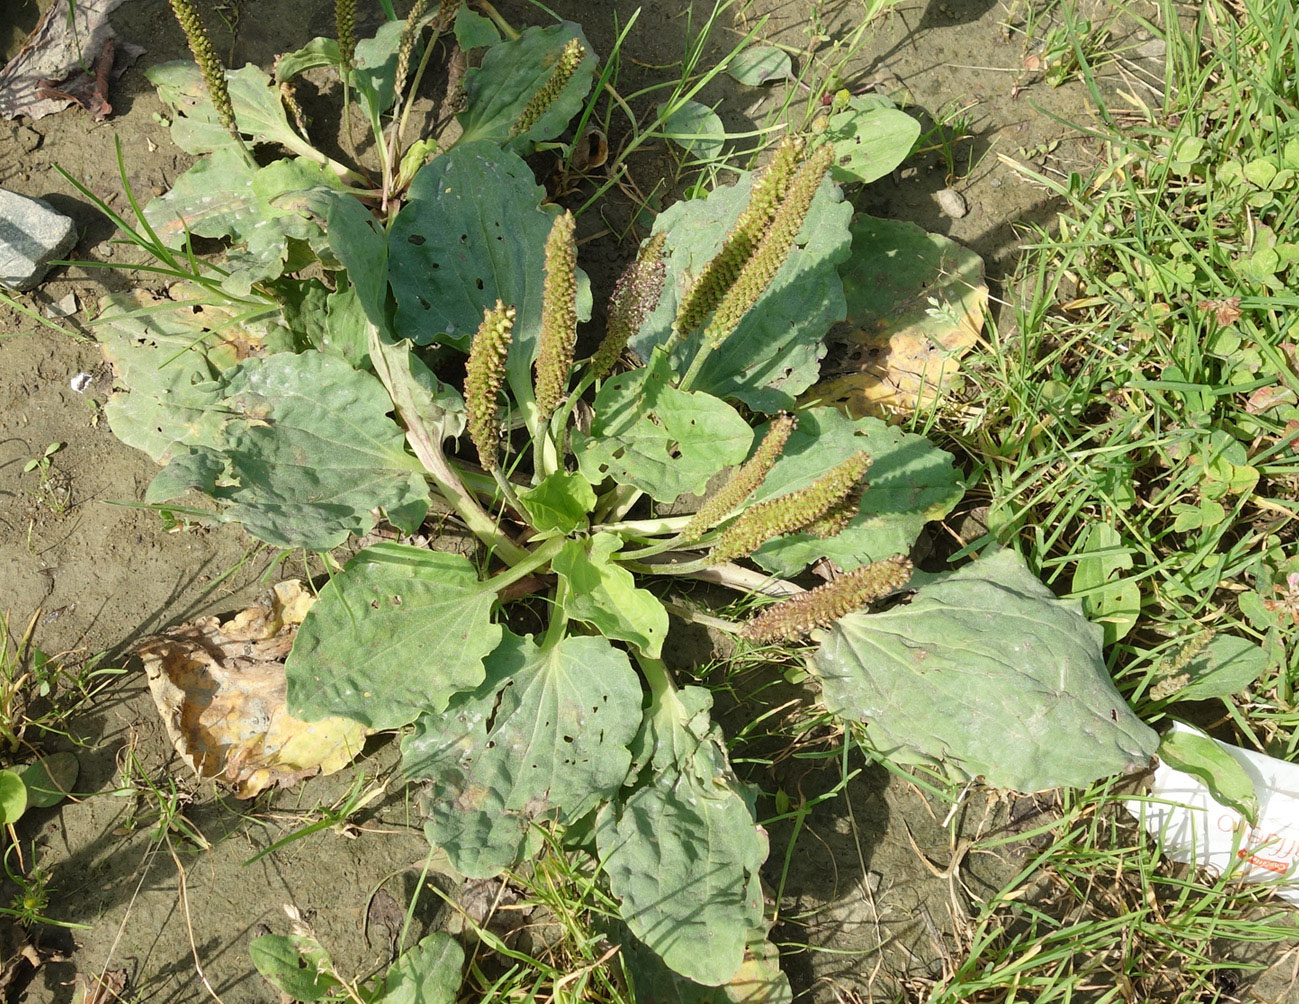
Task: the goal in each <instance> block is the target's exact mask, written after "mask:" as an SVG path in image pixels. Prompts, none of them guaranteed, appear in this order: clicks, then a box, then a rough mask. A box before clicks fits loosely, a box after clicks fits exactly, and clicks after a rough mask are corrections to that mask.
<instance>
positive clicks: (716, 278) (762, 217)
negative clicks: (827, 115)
mask: <svg viewBox="0 0 1299 1004" xmlns="http://www.w3.org/2000/svg"><path fill="white" fill-rule="evenodd" d="M803 145H804V144H803V140H802V138H801V137H789V138H786V139H785V141H784V142H782V143H781V144H780V146H779V147H778V148H777V149H776V153H775V155H774V156H773V157H772V159H771V163H770V164H769V165H768V166H767V169H766V170H765V171H763V173H762V175H761V177H759V178H758V180H757V181H756V182H754V185H753V191H752V193H751V194H750V196H749V204H748V205H747V206H746V207H745V209H744V212H742V213H741V214H740V216H739V219H737V220H736V221H735V226H734V227H733V228H732V229H731V232H730V234H729V235H727V238H726V240H725V242H724V243H723V244H722V249H721V250H720V251H719V252H717V255H716V257H714V258H713V260H712V261H710V262H709V263H708V264H707V265H706V266H704V270H703V272H702V273H700V275H699V278H698V279H697V280H696V281H695V284H694V285H693V286H691V287H690V292H689V293H687V294H686V296H685V298H684V299H683V300H682V301H681V306H680V307H679V308H678V309H677V317H676V321H675V322H674V323H673V327H674V328H675V329H676V330H677V331H678V332H679V333H680V334H681V335H683V336H684V335H688V334H690V333H691V332H692V331H694V330H695V329H696V328H698V327H699V326H700V325H701V324H703V323H704V321H706V320H707V319H708V315H709V314H711V313H712V312H713V311H714V310H715V309H717V305H718V304H719V303H720V302H721V300H722V297H723V296H725V295H726V291H727V290H728V289H730V287H731V285H732V284H733V283H734V282H735V280H736V279H737V278H738V277H739V275H740V271H741V270H742V269H743V267H744V263H745V262H746V261H748V260H749V257H750V256H751V255H752V254H753V253H754V251H756V250H757V248H758V245H759V244H760V243H761V241H762V235H763V233H764V232H765V231H766V229H767V227H768V226H770V224H771V220H772V217H773V216H774V215H775V213H776V209H777V208H778V207H779V205H780V203H781V201H782V200H783V199H784V197H785V190H786V188H787V187H788V185H789V181H790V179H791V178H792V177H793V174H794V171H795V170H796V169H797V168H798V165H799V164H800V163H801V162H802V157H803Z"/></svg>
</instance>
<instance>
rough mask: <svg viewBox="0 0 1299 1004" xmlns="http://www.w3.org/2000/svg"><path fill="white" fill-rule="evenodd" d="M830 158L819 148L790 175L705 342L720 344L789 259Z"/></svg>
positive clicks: (716, 312) (715, 313) (831, 152)
mask: <svg viewBox="0 0 1299 1004" xmlns="http://www.w3.org/2000/svg"><path fill="white" fill-rule="evenodd" d="M833 159H834V149H833V147H831V146H829V145H828V144H826V145H823V146H820V147H818V148H817V149H816V151H815V152H814V153H813V154H812V155H811V156H810V157H808V158H807V160H806V161H805V162H804V163H803V164H801V165H800V166H799V168H798V170H797V171H796V172H795V173H794V176H793V177H792V178H791V179H790V181H789V184H788V187H787V189H786V191H785V196H784V199H783V200H782V201H781V203H780V205H779V206H778V207H777V208H776V212H775V214H774V215H773V216H772V218H771V222H770V223H769V224H768V225H767V228H766V230H765V231H764V232H763V234H762V237H761V240H760V241H759V243H758V246H757V248H756V249H755V250H754V251H753V253H752V254H751V255H749V257H748V258H747V260H746V261H745V262H744V264H743V266H742V267H741V268H740V272H739V275H737V276H736V278H735V282H734V283H733V284H732V285H731V287H730V288H729V289H728V290H727V291H726V293H725V295H724V296H723V297H722V299H721V302H719V303H718V304H717V309H716V310H714V311H713V317H712V320H711V321H709V322H708V327H707V328H706V329H705V330H704V341H705V342H708V343H710V344H712V345H713V346H714V347H716V346H718V345H720V344H721V343H722V342H724V341H725V340H726V338H727V337H728V336H729V335H730V334H731V332H733V331H734V330H735V328H736V326H737V325H738V324H739V323H740V320H741V319H742V318H743V317H744V315H745V314H747V313H748V312H749V310H750V309H752V307H753V305H754V304H755V303H757V302H758V298H759V297H760V296H762V294H763V293H765V292H766V290H767V287H768V286H770V285H771V280H772V279H774V278H775V277H776V273H777V272H778V271H780V266H781V265H783V264H784V263H785V259H786V258H788V257H789V252H790V251H791V250H792V249H793V247H794V239H795V238H796V237H798V232H799V231H800V230H801V229H803V221H804V220H805V219H807V213H808V210H809V209H810V208H811V206H812V198H813V197H814V196H815V195H816V190H817V189H818V188H819V187H820V186H821V179H822V178H824V177H825V174H826V172H827V171H828V170H830V164H831V163H832V161H833Z"/></svg>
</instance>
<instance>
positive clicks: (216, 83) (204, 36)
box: [171, 0, 244, 147]
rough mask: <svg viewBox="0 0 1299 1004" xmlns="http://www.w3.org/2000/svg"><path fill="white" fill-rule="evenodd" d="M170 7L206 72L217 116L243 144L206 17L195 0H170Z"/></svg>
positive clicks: (200, 70)
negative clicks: (200, 11)
mask: <svg viewBox="0 0 1299 1004" xmlns="http://www.w3.org/2000/svg"><path fill="white" fill-rule="evenodd" d="M171 10H172V13H173V14H175V15H176V20H177V22H179V24H180V27H181V30H182V31H184V32H185V38H186V40H187V41H188V42H189V51H190V52H192V53H193V54H194V62H196V63H197V64H198V68H199V72H200V73H201V74H202V75H203V83H204V84H206V85H207V92H208V95H209V96H210V97H211V99H212V107H213V108H215V109H216V113H217V118H218V119H219V120H220V122H221V125H222V126H224V127H225V130H226V132H228V133H229V134H230V135H231V136H232V137H233V138H234V140H235V141H236V142H237V143H238V144H239V145H240V147H242V146H243V142H244V140H243V137H242V136H241V135H240V134H239V128H238V126H237V125H236V123H235V110H234V106H233V105H232V104H231V103H230V89H229V88H228V87H227V85H226V71H225V67H223V66H222V65H221V59H220V57H218V56H217V54H216V50H215V49H214V48H212V40H211V39H210V38H208V33H207V28H205V27H204V26H203V19H202V18H201V17H199V13H198V10H197V8H195V6H194V4H193V2H192V0H171Z"/></svg>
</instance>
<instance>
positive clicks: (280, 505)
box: [217, 352, 428, 551]
mask: <svg viewBox="0 0 1299 1004" xmlns="http://www.w3.org/2000/svg"><path fill="white" fill-rule="evenodd" d="M224 389H225V394H224V400H223V401H222V403H221V408H222V409H223V410H224V411H226V412H227V413H228V414H229V415H230V417H229V419H228V421H227V422H226V425H225V427H224V428H223V430H222V440H223V442H222V452H223V454H224V455H225V457H226V460H227V462H228V463H229V465H230V478H231V479H232V481H233V483H232V484H230V485H228V486H224V485H223V486H221V487H219V488H218V489H217V494H218V497H219V498H222V499H224V500H226V501H228V502H230V503H231V507H230V510H229V515H230V517H231V518H233V519H237V520H239V521H240V522H241V523H243V524H244V527H245V528H246V529H247V530H248V532H249V533H251V534H252V535H253V536H255V537H257V538H258V539H259V540H264V541H266V542H267V543H268V544H273V545H275V546H277V547H306V548H309V549H311V550H316V551H324V550H328V549H329V548H331V547H337V546H338V545H339V544H341V543H342V542H343V541H344V540H346V539H347V536H348V534H356V535H358V536H359V535H361V534H363V533H367V532H368V531H369V530H370V529H372V528H373V527H374V524H375V516H374V514H373V513H372V511H371V510H373V509H375V508H376V507H379V508H385V509H387V508H391V509H404V508H406V507H408V506H411V505H415V504H417V503H419V502H420V501H421V500H424V501H425V502H427V499H428V488H427V486H426V485H425V483H424V479H423V477H422V475H421V471H422V468H421V467H420V465H419V463H418V461H416V460H415V459H414V457H412V456H411V455H410V454H408V453H407V452H406V450H405V437H404V436H403V435H402V431H401V429H400V428H399V427H398V426H397V424H396V423H395V422H394V421H393V420H392V419H391V418H390V417H389V416H388V411H389V409H390V408H391V407H392V402H391V400H390V399H389V397H388V394H387V392H386V391H385V390H384V389H383V385H382V384H381V383H380V382H379V381H378V380H377V379H376V378H375V377H373V376H371V375H370V374H368V373H361V372H359V371H357V370H354V369H352V368H351V367H350V366H348V365H347V363H345V362H344V361H343V360H341V359H339V358H337V357H336V356H330V355H325V354H324V353H320V352H306V353H303V354H302V355H294V354H292V353H288V352H282V353H279V354H277V355H273V356H267V357H266V358H261V359H250V360H248V361H247V362H245V363H242V364H240V365H239V366H238V367H237V368H236V369H235V370H233V371H232V372H231V373H230V374H229V376H228V377H227V378H226V381H225V388H224Z"/></svg>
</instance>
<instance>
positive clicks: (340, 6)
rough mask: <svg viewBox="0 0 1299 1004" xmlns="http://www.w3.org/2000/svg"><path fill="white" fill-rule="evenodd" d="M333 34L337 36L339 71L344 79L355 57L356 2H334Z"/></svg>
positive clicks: (336, 0) (351, 0) (344, 0)
mask: <svg viewBox="0 0 1299 1004" xmlns="http://www.w3.org/2000/svg"><path fill="white" fill-rule="evenodd" d="M334 34H336V35H337V36H338V62H339V70H340V71H341V72H342V74H343V76H344V77H346V76H347V74H349V73H351V72H352V63H353V59H354V58H355V56H356V0H334Z"/></svg>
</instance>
